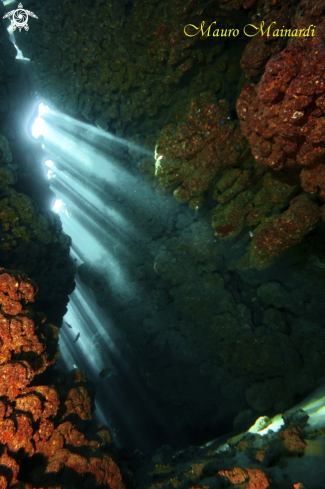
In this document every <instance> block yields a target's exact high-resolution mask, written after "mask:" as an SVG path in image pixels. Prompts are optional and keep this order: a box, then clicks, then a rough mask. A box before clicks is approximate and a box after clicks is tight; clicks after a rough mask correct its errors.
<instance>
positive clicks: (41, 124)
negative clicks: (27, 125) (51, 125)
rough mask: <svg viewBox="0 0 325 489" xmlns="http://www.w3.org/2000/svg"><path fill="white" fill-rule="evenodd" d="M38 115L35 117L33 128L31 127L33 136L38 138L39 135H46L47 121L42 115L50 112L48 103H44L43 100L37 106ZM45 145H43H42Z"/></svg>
mask: <svg viewBox="0 0 325 489" xmlns="http://www.w3.org/2000/svg"><path fill="white" fill-rule="evenodd" d="M37 109H38V110H37V112H38V114H37V117H36V118H35V120H34V122H33V124H32V128H31V133H32V136H33V137H34V138H35V139H37V138H38V137H39V136H41V135H44V132H45V121H44V120H43V119H42V116H43V115H44V114H46V113H48V112H50V109H49V107H48V106H47V105H44V104H43V103H42V102H41V103H40V104H39V105H38V107H37ZM42 147H43V146H42Z"/></svg>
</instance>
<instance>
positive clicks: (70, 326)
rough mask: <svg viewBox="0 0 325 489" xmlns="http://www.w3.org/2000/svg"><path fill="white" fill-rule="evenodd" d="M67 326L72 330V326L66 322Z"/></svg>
mask: <svg viewBox="0 0 325 489" xmlns="http://www.w3.org/2000/svg"><path fill="white" fill-rule="evenodd" d="M65 324H66V325H67V326H68V328H70V329H72V326H71V324H69V323H67V322H66V321H65Z"/></svg>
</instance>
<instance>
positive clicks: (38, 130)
mask: <svg viewBox="0 0 325 489" xmlns="http://www.w3.org/2000/svg"><path fill="white" fill-rule="evenodd" d="M44 126H45V122H44V121H43V119H41V118H40V117H39V116H38V117H36V119H35V121H34V124H33V125H32V136H33V137H34V138H35V139H37V138H38V137H39V136H40V135H41V134H42V133H43V130H44Z"/></svg>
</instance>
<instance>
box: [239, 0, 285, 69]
mask: <svg viewBox="0 0 325 489" xmlns="http://www.w3.org/2000/svg"><path fill="white" fill-rule="evenodd" d="M289 15H290V10H289V8H288V7H287V6H286V5H284V6H283V7H282V8H281V9H280V10H275V11H273V12H271V13H270V12H267V13H266V14H265V15H264V16H262V15H260V16H259V17H258V18H256V17H255V18H254V19H252V21H251V22H252V24H251V25H254V26H256V28H257V26H258V27H260V26H261V25H262V26H263V28H264V31H263V32H265V34H264V35H262V33H260V32H258V31H257V30H256V28H254V27H246V29H247V33H248V34H249V35H252V36H254V37H253V39H251V40H250V42H249V43H248V44H247V46H246V47H245V50H244V52H243V55H242V58H241V61H240V66H241V68H242V70H243V72H244V73H245V76H246V78H250V77H253V76H256V75H259V74H260V73H261V72H262V70H263V69H264V66H265V63H266V61H267V60H268V59H270V58H271V57H273V56H275V55H276V54H278V53H279V52H280V51H281V50H282V49H283V48H284V47H285V45H286V42H287V38H286V37H284V36H273V33H274V31H275V30H276V29H278V28H279V26H283V25H287V24H288V20H289Z"/></svg>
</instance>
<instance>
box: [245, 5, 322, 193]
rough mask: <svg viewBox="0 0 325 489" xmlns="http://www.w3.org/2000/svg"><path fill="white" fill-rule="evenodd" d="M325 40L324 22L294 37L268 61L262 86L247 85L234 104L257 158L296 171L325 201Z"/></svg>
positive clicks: (264, 163) (273, 167) (303, 183)
mask: <svg viewBox="0 0 325 489" xmlns="http://www.w3.org/2000/svg"><path fill="white" fill-rule="evenodd" d="M306 3H308V2H306ZM323 8H324V7H323ZM309 21H310V19H309V20H308V22H309ZM304 22H305V23H306V18H304ZM314 22H315V23H316V21H314ZM301 25H303V23H302V24H301ZM324 39H325V21H324V20H323V21H322V22H321V23H320V24H319V25H318V26H317V29H316V34H315V37H305V38H302V39H300V38H297V40H296V41H295V42H294V43H293V44H292V45H291V46H290V47H289V48H287V49H285V50H284V51H283V52H282V53H280V54H279V55H277V56H275V57H274V58H272V59H271V60H270V61H269V62H268V63H267V65H266V68H265V74H264V75H263V77H262V79H261V81H260V83H258V84H257V85H256V86H253V85H249V86H248V87H245V88H244V89H243V90H242V92H241V95H240V97H239V99H238V101H237V113H238V116H239V118H240V119H241V128H242V131H243V134H244V135H245V136H246V137H247V139H248V141H249V143H250V145H251V148H252V153H253V156H254V157H255V160H256V161H257V162H258V163H261V164H263V165H265V166H268V167H270V168H272V169H274V170H279V169H281V168H283V167H292V168H295V169H297V171H298V172H299V173H301V182H302V187H303V188H304V189H305V190H308V191H311V192H316V191H319V195H320V197H322V198H325V193H324V192H325V186H324V183H325V182H324V178H323V170H322V165H323V160H324V155H325V136H324V129H325V125H324V121H323V118H324V114H325V105H324V100H325V79H324V63H325V42H324ZM302 169H303V171H302V172H301V170H302Z"/></svg>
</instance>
